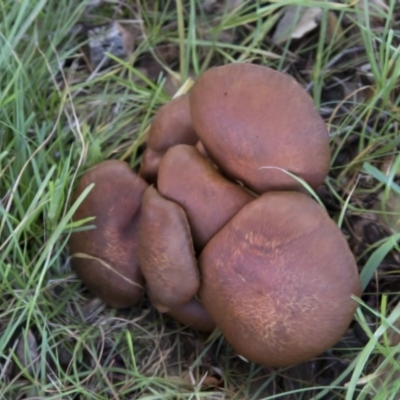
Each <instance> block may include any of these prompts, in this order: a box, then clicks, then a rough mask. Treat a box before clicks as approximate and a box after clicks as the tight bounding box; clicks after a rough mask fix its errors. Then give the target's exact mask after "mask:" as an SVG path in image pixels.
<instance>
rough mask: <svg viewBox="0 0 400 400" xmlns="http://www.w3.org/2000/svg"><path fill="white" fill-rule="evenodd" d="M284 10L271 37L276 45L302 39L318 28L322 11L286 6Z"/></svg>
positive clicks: (314, 8) (312, 8) (316, 8)
mask: <svg viewBox="0 0 400 400" xmlns="http://www.w3.org/2000/svg"><path fill="white" fill-rule="evenodd" d="M284 10H285V11H284V14H283V17H282V18H281V19H280V21H279V22H278V25H277V27H276V30H275V33H274V35H273V40H274V41H275V42H276V43H283V42H285V41H287V40H289V39H300V38H302V37H303V36H304V35H305V34H306V33H308V32H310V31H312V30H313V29H315V28H316V27H317V26H318V24H319V18H320V16H321V14H322V10H321V9H320V8H318V7H308V8H305V7H303V8H299V7H297V6H287V7H285V9H284Z"/></svg>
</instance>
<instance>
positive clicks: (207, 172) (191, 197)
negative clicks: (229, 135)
mask: <svg viewBox="0 0 400 400" xmlns="http://www.w3.org/2000/svg"><path fill="white" fill-rule="evenodd" d="M157 184H158V190H159V191H160V193H161V194H162V195H163V196H164V197H166V198H168V199H170V200H172V201H174V202H176V203H178V204H179V205H181V206H182V208H183V209H184V210H185V212H186V215H187V217H188V221H189V224H190V228H191V230H192V236H193V241H194V244H195V248H196V249H202V248H203V246H204V245H205V244H206V243H207V242H208V241H209V240H210V239H211V238H212V237H213V236H214V235H215V234H216V233H217V232H218V231H219V230H220V229H221V228H222V227H223V226H224V225H225V224H226V223H227V222H228V221H229V220H230V219H231V218H232V217H233V216H234V215H235V214H236V213H237V212H238V211H239V210H240V209H241V208H242V207H243V206H244V205H245V204H247V203H248V202H249V201H251V200H252V199H253V197H252V196H251V195H250V194H249V193H247V192H246V191H245V190H244V189H243V188H241V187H240V186H238V185H237V184H234V183H232V182H230V181H228V180H226V179H225V178H224V177H223V176H222V175H221V174H219V173H218V171H217V170H216V169H215V168H214V166H213V164H212V163H211V162H210V161H209V160H207V159H206V158H204V156H203V155H201V154H200V153H199V151H198V150H197V149H196V148H195V147H193V146H188V145H178V146H174V147H172V148H171V149H169V150H168V152H167V153H166V154H165V156H164V158H163V159H162V161H161V164H160V170H159V176H158V181H157Z"/></svg>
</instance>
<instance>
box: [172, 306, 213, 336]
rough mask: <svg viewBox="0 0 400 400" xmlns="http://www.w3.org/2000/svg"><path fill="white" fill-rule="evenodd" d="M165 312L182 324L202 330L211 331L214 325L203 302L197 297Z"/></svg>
mask: <svg viewBox="0 0 400 400" xmlns="http://www.w3.org/2000/svg"><path fill="white" fill-rule="evenodd" d="M167 314H168V315H169V316H171V317H173V318H175V319H176V320H177V321H179V322H180V323H182V324H183V325H185V326H188V327H190V328H192V329H196V330H198V331H202V332H212V331H213V330H214V329H215V326H216V325H215V322H214V321H213V320H212V319H211V317H210V314H209V313H208V312H207V310H206V309H205V308H204V306H203V304H202V303H200V302H199V301H198V300H197V299H192V300H191V301H189V302H188V303H186V304H184V305H183V306H179V307H176V308H173V309H171V310H169V311H168V313H167Z"/></svg>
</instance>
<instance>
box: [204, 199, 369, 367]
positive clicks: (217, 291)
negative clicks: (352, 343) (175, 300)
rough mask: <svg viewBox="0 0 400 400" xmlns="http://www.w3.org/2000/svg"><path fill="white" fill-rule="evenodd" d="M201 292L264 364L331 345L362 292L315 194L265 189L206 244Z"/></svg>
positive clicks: (232, 338) (235, 340)
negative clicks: (307, 194)
mask: <svg viewBox="0 0 400 400" xmlns="http://www.w3.org/2000/svg"><path fill="white" fill-rule="evenodd" d="M199 265H200V271H201V275H202V282H203V283H202V285H201V290H200V294H201V298H202V300H203V302H204V305H205V307H206V309H207V310H208V311H209V313H210V315H211V318H212V319H213V320H214V321H215V322H216V324H217V326H218V327H219V328H220V329H221V330H222V332H223V334H224V335H225V337H226V339H227V341H228V342H229V343H230V344H231V345H232V346H233V347H234V348H235V349H236V351H237V352H238V353H239V354H241V355H243V356H244V357H246V358H247V359H249V360H251V361H254V362H256V363H259V364H264V365H267V366H273V367H279V366H289V365H294V364H298V363H301V362H303V361H306V360H309V359H311V358H313V357H315V356H317V355H319V354H320V353H322V352H323V351H325V350H327V349H328V348H330V347H331V346H332V345H334V344H335V343H336V342H337V341H338V340H339V339H340V337H341V336H342V335H343V334H344V332H345V331H346V329H347V327H348V325H349V324H350V322H351V319H352V317H353V314H354V312H355V309H356V307H357V302H356V301H355V300H353V299H352V298H351V296H352V295H356V296H360V292H361V289H360V281H359V278H358V273H357V267H356V263H355V260H354V257H353V255H352V253H351V252H350V250H349V247H348V245H347V242H346V240H345V239H344V237H343V235H342V233H341V231H340V230H339V229H338V227H337V226H336V225H335V223H334V222H333V221H332V220H331V219H330V218H329V216H328V214H327V213H326V212H325V210H323V209H322V208H321V207H320V206H319V205H318V204H317V203H316V202H315V201H314V200H312V199H311V198H309V197H308V196H306V195H304V194H302V193H298V192H270V193H266V194H264V195H262V196H261V197H260V198H258V199H256V200H254V201H252V202H251V203H249V204H247V205H246V206H245V207H244V208H243V209H242V210H241V211H239V213H237V214H236V215H235V216H234V217H233V218H232V220H231V221H230V222H229V223H228V224H227V225H225V226H224V228H222V230H221V231H219V232H218V233H217V234H216V235H215V236H214V237H213V238H212V239H211V241H210V242H209V243H208V244H207V246H206V247H205V248H204V250H203V252H202V254H201V255H200V259H199Z"/></svg>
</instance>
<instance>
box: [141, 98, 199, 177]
mask: <svg viewBox="0 0 400 400" xmlns="http://www.w3.org/2000/svg"><path fill="white" fill-rule="evenodd" d="M197 141H198V138H197V135H196V133H195V131H194V130H193V126H192V119H191V116H190V109H189V97H188V96H187V95H184V96H180V97H177V98H176V99H174V100H171V101H170V102H169V103H167V104H165V105H163V106H162V107H161V108H160V109H159V110H158V111H157V113H156V116H155V118H154V120H153V122H152V124H151V126H150V131H149V136H148V139H147V147H146V150H145V152H144V153H143V157H142V163H141V166H140V170H139V175H140V176H142V177H143V178H144V179H145V180H146V181H147V182H149V183H155V182H156V180H157V173H158V166H159V164H160V161H161V158H162V157H163V155H164V154H165V152H166V151H167V150H168V149H169V148H170V147H172V146H175V145H177V144H180V143H184V144H191V145H195V144H196V142H197Z"/></svg>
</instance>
